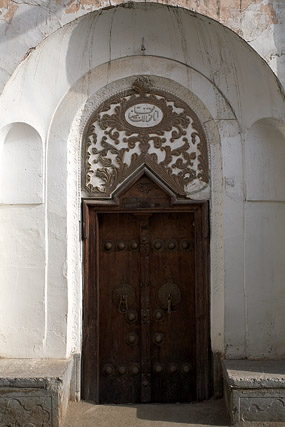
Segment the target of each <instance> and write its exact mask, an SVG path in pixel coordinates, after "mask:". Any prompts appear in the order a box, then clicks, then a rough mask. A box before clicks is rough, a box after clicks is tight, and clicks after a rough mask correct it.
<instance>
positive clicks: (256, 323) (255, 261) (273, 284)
mask: <svg viewBox="0 0 285 427" xmlns="http://www.w3.org/2000/svg"><path fill="white" fill-rule="evenodd" d="M245 223H246V233H245V239H246V241H245V248H246V251H245V260H246V277H245V284H246V294H247V313H246V314H247V356H248V357H250V358H263V357H266V358H275V357H280V356H284V354H285V338H284V332H283V331H284V324H285V310H284V307H285V287H284V279H285V263H284V253H285V204H284V203H281V202H248V203H246V208H245Z"/></svg>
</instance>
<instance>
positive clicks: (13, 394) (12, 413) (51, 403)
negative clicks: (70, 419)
mask: <svg viewBox="0 0 285 427" xmlns="http://www.w3.org/2000/svg"><path fill="white" fill-rule="evenodd" d="M72 368H73V358H71V359H68V360H61V359H0V426H1V427H2V426H3V427H4V426H17V427H18V426H21V427H22V426H23V427H59V426H60V425H61V422H62V420H63V418H64V416H65V413H66V410H67V405H68V402H69V397H70V384H71V376H72Z"/></svg>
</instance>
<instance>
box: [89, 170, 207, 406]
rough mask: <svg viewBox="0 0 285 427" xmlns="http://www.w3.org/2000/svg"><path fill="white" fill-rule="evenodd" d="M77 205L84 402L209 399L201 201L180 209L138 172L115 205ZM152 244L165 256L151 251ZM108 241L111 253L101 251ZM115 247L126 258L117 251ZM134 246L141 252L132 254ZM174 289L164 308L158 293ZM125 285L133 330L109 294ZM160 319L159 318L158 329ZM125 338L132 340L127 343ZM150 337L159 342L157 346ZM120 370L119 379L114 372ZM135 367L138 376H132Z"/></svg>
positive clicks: (204, 224)
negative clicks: (177, 295)
mask: <svg viewBox="0 0 285 427" xmlns="http://www.w3.org/2000/svg"><path fill="white" fill-rule="evenodd" d="M126 200H127V202H126ZM83 205H84V222H85V224H86V225H85V229H86V230H87V231H88V230H89V233H86V236H87V237H88V235H89V239H86V240H85V247H84V249H85V264H84V270H85V271H84V272H85V289H84V334H83V386H82V392H83V398H84V399H88V400H94V401H95V402H101V403H105V402H106V403H107V402H108V403H131V402H148V401H152V402H177V401H180V402H189V401H194V400H203V399H207V398H209V397H210V395H211V381H210V374H211V363H210V362H211V360H210V340H209V331H210V327H209V317H210V316H209V289H208V250H209V236H208V228H209V226H208V211H207V208H208V206H207V202H195V203H194V202H191V201H186V200H179V201H178V200H176V198H175V197H174V195H173V193H172V192H171V191H170V190H169V189H168V188H167V187H165V186H164V185H163V184H161V183H160V181H159V180H158V179H157V178H156V177H154V176H153V175H152V174H151V173H147V172H146V171H143V170H142V171H140V173H139V174H138V175H137V176H136V177H134V178H132V180H131V181H129V183H128V184H127V185H126V186H125V187H124V188H122V189H120V190H119V191H118V192H117V194H116V196H115V197H114V199H113V200H110V201H101V202H100V203H98V202H97V201H84V203H83ZM95 234H96V236H95ZM156 241H161V242H163V247H162V248H159V249H156V248H155V246H154V243H155V242H156ZM108 242H109V243H112V249H110V250H106V248H105V246H104V245H106V243H108ZM120 242H124V243H125V246H126V248H125V249H123V250H119V249H118V245H119V243H120ZM132 242H138V244H139V247H138V248H137V249H132V248H131V244H132ZM173 242H174V244H175V248H174V249H170V248H169V244H170V243H173ZM183 242H184V243H185V242H188V243H189V247H186V246H187V245H186V246H185V247H183ZM171 283H173V284H174V285H177V286H178V288H179V290H180V292H181V301H180V302H179V303H176V304H174V305H171V304H170V308H169V306H168V307H166V306H165V302H164V303H162V302H161V300H160V297H159V293H161V288H162V289H163V290H164V289H168V287H166V288H163V285H165V284H170V285H169V286H170V289H172V291H171V292H174V291H175V289H176V288H175V286H174V288H171V286H172V285H171ZM124 284H125V285H127V286H130V287H131V288H132V289H133V292H134V295H135V297H134V298H133V302H132V303H131V304H130V306H128V307H127V308H128V310H131V311H132V312H136V313H137V319H136V320H135V321H134V322H128V321H127V320H126V313H122V312H120V310H119V309H118V302H117V303H115V302H114V297H113V293H114V289H115V288H116V289H118V288H120V286H122V285H124ZM173 289H174V291H173ZM171 292H170V293H171ZM170 296H171V295H170ZM171 297H173V296H171ZM129 302H130V301H129ZM158 311H159V312H161V313H162V319H158V320H157V319H156V318H155V315H156V313H157V312H158ZM132 334H134V335H135V336H136V339H135V343H132V344H130V343H128V337H129V336H130V335H132ZM157 335H161V336H162V343H161V342H159V343H157V342H156V337H157ZM122 367H123V368H124V367H125V368H126V372H125V373H122V370H121V373H120V368H122ZM109 368H110V369H109ZM133 368H138V372H137V373H136V374H134V373H132V369H133ZM135 370H136V369H135Z"/></svg>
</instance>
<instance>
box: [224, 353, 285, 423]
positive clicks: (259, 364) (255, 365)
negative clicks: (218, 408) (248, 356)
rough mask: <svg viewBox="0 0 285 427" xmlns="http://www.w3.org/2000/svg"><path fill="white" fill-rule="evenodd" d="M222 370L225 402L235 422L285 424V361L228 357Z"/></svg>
mask: <svg viewBox="0 0 285 427" xmlns="http://www.w3.org/2000/svg"><path fill="white" fill-rule="evenodd" d="M223 373H224V386H225V398H226V404H227V408H228V410H229V414H230V416H231V421H232V423H233V424H235V423H242V422H246V421H261V422H262V421H267V422H268V421H269V422H284V423H285V360H283V361H271V360H270V361H251V360H226V361H224V362H223ZM284 425H285V424H284Z"/></svg>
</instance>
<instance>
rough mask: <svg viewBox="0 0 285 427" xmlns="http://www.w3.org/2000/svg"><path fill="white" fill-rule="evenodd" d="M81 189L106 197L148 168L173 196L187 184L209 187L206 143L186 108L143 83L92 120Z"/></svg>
mask: <svg viewBox="0 0 285 427" xmlns="http://www.w3.org/2000/svg"><path fill="white" fill-rule="evenodd" d="M82 155H83V186H84V190H85V191H86V192H87V193H88V194H89V195H90V196H94V197H109V196H110V195H111V194H112V192H113V191H114V190H115V189H116V188H117V187H118V186H119V184H120V183H122V182H123V181H124V180H125V179H126V178H128V177H129V176H130V175H131V174H132V173H133V172H134V171H136V170H137V169H138V168H139V167H140V166H142V165H146V166H147V167H149V168H150V169H151V170H152V171H153V172H154V173H155V174H156V175H157V176H159V177H160V179H162V180H163V181H164V182H165V183H166V184H167V185H168V186H169V187H170V188H171V189H172V190H173V191H174V192H175V193H176V194H177V195H180V196H183V195H185V194H186V193H185V188H186V187H187V186H188V185H189V184H191V183H194V184H195V183H196V184H199V187H200V188H201V187H203V184H204V185H205V186H207V184H208V182H209V177H208V153H207V144H206V138H205V135H204V132H203V129H202V127H201V125H200V123H199V121H198V118H197V116H196V115H195V113H194V112H193V111H192V110H191V109H190V108H189V107H188V105H187V104H186V103H185V102H183V101H182V100H180V99H179V98H177V97H176V96H175V95H173V94H170V93H168V92H166V91H164V90H160V89H156V88H155V87H153V86H152V85H151V82H150V81H149V80H148V79H147V78H145V77H140V78H138V79H137V80H136V81H135V82H134V84H133V86H132V88H131V89H129V90H126V91H123V92H121V93H119V94H116V95H114V96H113V97H110V98H109V99H108V100H106V101H105V102H103V103H102V104H101V105H100V106H99V108H97V110H96V111H95V112H94V114H93V115H92V116H91V118H90V120H89V122H88V124H87V127H86V130H85V134H84V141H83V154H82Z"/></svg>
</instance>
